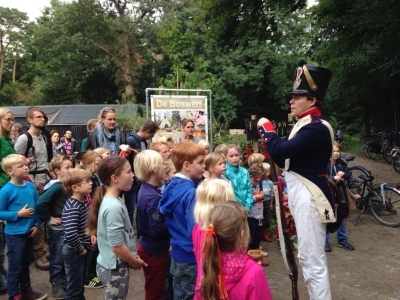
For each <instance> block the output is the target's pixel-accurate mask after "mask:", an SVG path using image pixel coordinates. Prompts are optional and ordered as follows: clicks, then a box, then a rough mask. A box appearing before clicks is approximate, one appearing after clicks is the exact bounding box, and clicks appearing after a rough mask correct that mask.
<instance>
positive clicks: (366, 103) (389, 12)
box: [312, 0, 400, 134]
mask: <svg viewBox="0 0 400 300" xmlns="http://www.w3.org/2000/svg"><path fill="white" fill-rule="evenodd" d="M399 14H400V2H398V1H395V0H388V1H376V0H367V1H361V0H356V1H350V2H349V1H345V0H322V1H320V3H319V5H317V6H316V7H315V10H314V18H315V19H316V20H317V22H316V26H315V27H314V31H315V32H317V33H318V34H314V37H315V39H314V41H313V44H314V45H313V46H314V47H313V51H312V55H313V58H314V59H315V60H317V61H319V62H321V63H322V64H323V65H325V66H328V67H330V68H331V69H332V71H333V74H334V76H333V78H332V82H331V84H330V87H329V89H328V94H327V97H326V101H325V103H326V107H327V108H328V111H329V113H330V114H332V115H334V116H335V117H337V118H340V120H341V121H342V122H343V123H344V124H346V125H351V127H352V128H351V130H352V131H353V130H354V131H355V130H357V128H358V131H359V130H360V128H363V129H364V130H365V132H367V134H369V133H370V132H371V130H372V128H374V127H375V128H379V129H380V130H393V129H396V130H398V128H399V124H398V121H397V120H398V119H399V116H400V112H399V107H398V105H397V102H398V100H397V99H398V94H399V88H398V82H399V80H400V71H399V61H400V53H399V51H398V48H399V46H400V41H399V40H398V39H394V38H393V37H394V36H397V34H398V32H399V30H400V23H399V21H398V16H399ZM382 16H385V17H384V18H382Z"/></svg>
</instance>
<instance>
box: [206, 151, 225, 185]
mask: <svg viewBox="0 0 400 300" xmlns="http://www.w3.org/2000/svg"><path fill="white" fill-rule="evenodd" d="M204 164H205V165H206V172H207V174H206V175H207V176H205V175H204V176H205V177H207V178H208V179H209V180H210V179H223V177H222V175H224V174H225V172H226V164H225V158H224V157H223V156H222V154H219V153H216V152H214V153H211V154H208V155H207V156H206V158H205V160H204Z"/></svg>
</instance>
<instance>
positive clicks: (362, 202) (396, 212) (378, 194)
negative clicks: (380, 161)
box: [346, 175, 400, 227]
mask: <svg viewBox="0 0 400 300" xmlns="http://www.w3.org/2000/svg"><path fill="white" fill-rule="evenodd" d="M358 178H359V179H360V180H356V181H357V182H358V183H360V181H361V182H362V189H361V193H353V191H352V189H354V188H355V184H356V181H353V180H351V179H350V180H348V181H347V182H346V183H347V186H348V187H349V194H350V197H351V199H352V200H353V201H354V202H355V204H356V206H357V208H358V209H360V210H361V211H360V213H359V215H358V216H357V218H356V220H355V221H354V225H357V223H358V221H359V220H360V218H361V215H362V214H363V213H364V211H365V209H367V208H368V209H369V210H370V212H371V214H372V215H373V217H374V218H375V219H376V220H377V221H378V222H379V223H381V224H383V225H386V226H390V227H396V226H399V225H400V192H399V191H397V189H396V188H394V187H390V186H387V185H386V183H382V184H381V185H379V186H375V187H374V186H373V184H372V181H373V180H374V177H373V176H370V175H369V176H365V175H360V176H358ZM358 187H359V186H358ZM358 187H357V188H358Z"/></svg>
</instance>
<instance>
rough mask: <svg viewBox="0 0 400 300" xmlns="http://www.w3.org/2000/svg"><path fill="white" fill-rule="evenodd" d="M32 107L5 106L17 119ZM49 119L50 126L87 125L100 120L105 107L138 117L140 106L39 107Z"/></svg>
mask: <svg viewBox="0 0 400 300" xmlns="http://www.w3.org/2000/svg"><path fill="white" fill-rule="evenodd" d="M29 107H30V106H7V107H6V106H5V107H2V108H7V109H9V110H11V111H12V112H13V114H14V116H15V117H16V118H18V117H19V118H21V117H25V112H26V110H27V109H28V108H29ZM38 107H40V108H41V109H42V110H43V111H44V113H45V114H46V115H47V116H48V117H49V122H48V124H49V125H86V123H87V121H89V120H90V119H98V118H99V117H100V115H101V111H102V110H103V108H105V107H112V108H114V109H115V110H116V112H117V114H122V115H125V114H127V115H136V114H137V113H138V110H139V106H138V105H136V104H131V105H105V104H91V105H86V104H81V105H38Z"/></svg>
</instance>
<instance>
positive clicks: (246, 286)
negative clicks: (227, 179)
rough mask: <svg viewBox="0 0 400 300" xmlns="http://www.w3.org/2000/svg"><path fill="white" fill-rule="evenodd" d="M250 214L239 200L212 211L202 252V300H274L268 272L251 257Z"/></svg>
mask: <svg viewBox="0 0 400 300" xmlns="http://www.w3.org/2000/svg"><path fill="white" fill-rule="evenodd" d="M248 240H249V228H248V225H247V212H246V210H245V209H244V207H243V206H242V205H240V204H239V203H238V202H236V201H226V202H222V203H219V204H217V205H216V206H215V207H214V208H212V209H211V210H210V214H209V226H208V229H207V231H206V233H205V236H204V241H203V249H202V269H203V274H202V277H201V283H200V291H199V293H200V295H199V296H200V299H205V300H210V299H232V300H233V299H248V300H269V299H272V296H271V292H270V290H269V286H268V282H267V279H266V277H265V274H264V269H263V268H262V267H261V266H260V265H258V264H257V263H256V262H255V261H253V259H252V258H251V257H250V256H249V255H247V253H246V251H245V249H246V247H247V245H248Z"/></svg>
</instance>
